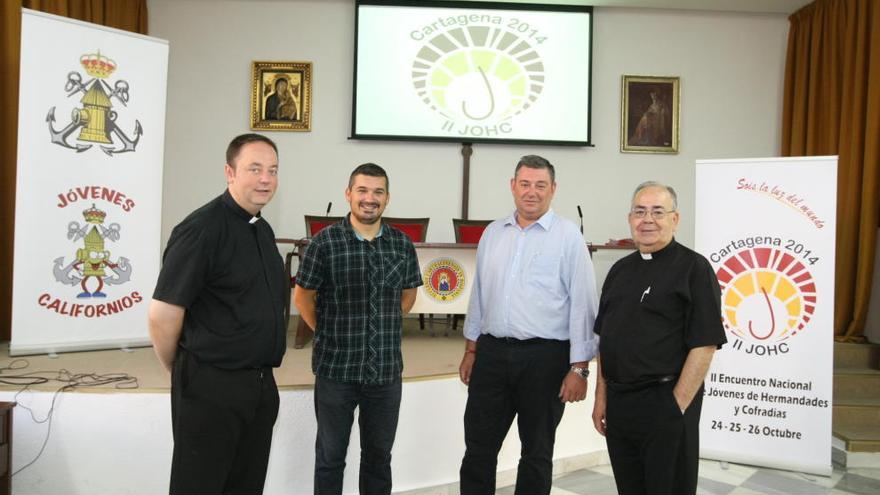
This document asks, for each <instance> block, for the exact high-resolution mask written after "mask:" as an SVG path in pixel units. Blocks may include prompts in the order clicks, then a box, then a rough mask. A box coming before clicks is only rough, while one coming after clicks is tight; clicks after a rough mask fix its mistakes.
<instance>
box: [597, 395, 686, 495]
mask: <svg viewBox="0 0 880 495" xmlns="http://www.w3.org/2000/svg"><path fill="white" fill-rule="evenodd" d="M674 387H675V381H674V380H673V381H670V382H667V383H662V384H657V385H654V386H649V387H645V388H641V389H639V390H632V391H615V390H613V388H612V387H611V386H610V385H609V387H608V396H607V397H608V402H607V407H606V410H605V423H606V432H605V440H606V442H607V444H608V456H609V457H610V458H611V468H612V470H613V471H614V480H615V481H616V482H617V492H618V493H619V494H620V495H693V494H695V493H696V492H697V471H698V467H699V466H698V462H699V456H700V436H699V434H700V410H701V409H702V406H703V388H702V387H700V390H699V391H697V394H696V396H695V397H694V400H693V402H691V405H690V406H688V408H687V410H686V411H685V413H684V414H682V413H681V409H679V407H678V403H677V402H676V401H675V396H674V395H673V394H672V390H673V388H674Z"/></svg>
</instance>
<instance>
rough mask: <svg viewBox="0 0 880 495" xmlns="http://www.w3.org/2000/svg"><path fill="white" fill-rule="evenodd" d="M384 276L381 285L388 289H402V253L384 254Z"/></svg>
mask: <svg viewBox="0 0 880 495" xmlns="http://www.w3.org/2000/svg"><path fill="white" fill-rule="evenodd" d="M383 263H384V265H385V276H384V277H383V279H382V285H383V286H385V287H387V288H389V289H403V271H404V268H405V267H406V258H405V257H404V256H403V255H393V256H386V257H385V259H384V261H383Z"/></svg>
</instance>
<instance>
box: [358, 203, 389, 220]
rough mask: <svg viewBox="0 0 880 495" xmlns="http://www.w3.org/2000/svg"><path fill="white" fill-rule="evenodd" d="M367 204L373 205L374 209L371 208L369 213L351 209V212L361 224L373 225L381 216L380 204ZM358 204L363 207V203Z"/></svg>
mask: <svg viewBox="0 0 880 495" xmlns="http://www.w3.org/2000/svg"><path fill="white" fill-rule="evenodd" d="M367 204H369V205H370V206H375V209H373V210H371V211H370V212H369V213H363V212H355V211H352V212H351V214H352V215H354V217H355V218H356V219H357V221H358V222H359V223H361V224H363V225H373V224H375V223H376V222H378V221H379V220H380V219H381V218H382V210H381V209H380V207H381V205H379V204H378V203H367ZM359 206H361V207H363V206H364V203H361V204H360V205H359Z"/></svg>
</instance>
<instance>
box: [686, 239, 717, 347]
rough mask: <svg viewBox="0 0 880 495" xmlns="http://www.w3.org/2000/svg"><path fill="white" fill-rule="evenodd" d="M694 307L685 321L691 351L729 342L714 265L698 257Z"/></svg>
mask: <svg viewBox="0 0 880 495" xmlns="http://www.w3.org/2000/svg"><path fill="white" fill-rule="evenodd" d="M688 282H689V284H690V293H691V304H690V308H689V311H688V313H689V314H688V317H687V320H686V322H685V325H686V328H685V344H686V345H687V347H688V349H693V348H695V347H703V346H709V345H716V346H718V348H719V349H720V348H721V345H722V344H724V343H726V342H727V337H726V336H725V333H724V325H723V324H722V320H721V287H720V286H719V285H718V279H717V278H716V277H715V272H713V271H712V266H711V265H709V262H708V261H707V260H706V259H705V258H703V257H701V256H700V257H698V259H697V260H695V262H694V267H693V269H692V270H691V274H690V280H689V281H688Z"/></svg>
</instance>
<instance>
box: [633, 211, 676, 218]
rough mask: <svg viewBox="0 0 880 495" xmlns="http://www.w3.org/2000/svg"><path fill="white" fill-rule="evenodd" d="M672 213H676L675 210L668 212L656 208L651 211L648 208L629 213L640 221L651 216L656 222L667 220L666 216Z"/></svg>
mask: <svg viewBox="0 0 880 495" xmlns="http://www.w3.org/2000/svg"><path fill="white" fill-rule="evenodd" d="M670 213H675V210H671V211H666V210H664V209H663V208H654V209H652V210H649V209H647V208H633V209H632V210H631V211H630V212H629V214H630V215H632V216H633V217H635V218H638V219H642V218H645V217H647V216H649V215H650V216H651V218H653V219H654V220H663V219H664V218H666V215H669V214H670Z"/></svg>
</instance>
